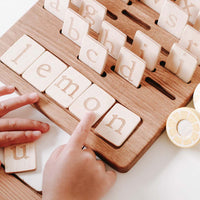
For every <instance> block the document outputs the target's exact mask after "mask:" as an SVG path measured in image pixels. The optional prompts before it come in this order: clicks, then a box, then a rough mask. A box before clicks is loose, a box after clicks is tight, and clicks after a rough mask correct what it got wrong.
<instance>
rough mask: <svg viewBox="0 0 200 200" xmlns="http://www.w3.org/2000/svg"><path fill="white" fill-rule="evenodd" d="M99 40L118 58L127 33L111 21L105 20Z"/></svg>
mask: <svg viewBox="0 0 200 200" xmlns="http://www.w3.org/2000/svg"><path fill="white" fill-rule="evenodd" d="M98 40H99V41H100V42H101V43H102V44H103V45H104V46H105V47H106V48H107V49H108V53H109V54H110V55H111V56H112V57H113V58H115V59H117V58H118V55H119V51H120V49H121V47H123V46H124V45H125V42H126V35H125V34H124V33H123V32H121V31H120V30H119V29H117V28H116V27H115V26H113V25H112V24H110V23H109V22H107V21H103V22H102V28H101V30H100V35H99V38H98Z"/></svg>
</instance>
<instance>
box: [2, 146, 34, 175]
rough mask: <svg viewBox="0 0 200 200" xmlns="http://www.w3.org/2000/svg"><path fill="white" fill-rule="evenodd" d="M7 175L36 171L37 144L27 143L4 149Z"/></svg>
mask: <svg viewBox="0 0 200 200" xmlns="http://www.w3.org/2000/svg"><path fill="white" fill-rule="evenodd" d="M4 159H5V162H4V163H5V171H6V173H14V172H24V171H31V170H35V169H36V153H35V144H34V143H26V144H20V145H12V146H9V147H5V148H4Z"/></svg>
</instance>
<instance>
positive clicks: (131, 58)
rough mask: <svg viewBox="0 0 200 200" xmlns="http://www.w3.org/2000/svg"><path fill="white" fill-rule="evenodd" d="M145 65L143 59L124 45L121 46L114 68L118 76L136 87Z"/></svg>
mask: <svg viewBox="0 0 200 200" xmlns="http://www.w3.org/2000/svg"><path fill="white" fill-rule="evenodd" d="M145 67H146V63H145V61H144V60H143V59H141V58H140V57H138V56H137V55H135V54H134V53H133V52H132V51H130V50H129V49H127V48H126V47H122V48H121V50H120V53H119V58H118V59H117V63H116V69H115V71H116V72H117V73H118V74H119V75H120V76H122V77H123V78H125V79H126V80H127V81H129V82H130V83H131V84H133V85H134V86H135V87H138V86H139V85H140V82H141V79H142V77H143V74H144V70H145Z"/></svg>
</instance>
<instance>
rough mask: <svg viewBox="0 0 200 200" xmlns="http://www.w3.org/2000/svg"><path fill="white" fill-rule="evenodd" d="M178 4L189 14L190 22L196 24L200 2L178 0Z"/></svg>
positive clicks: (196, 0) (195, 0) (197, 0)
mask: <svg viewBox="0 0 200 200" xmlns="http://www.w3.org/2000/svg"><path fill="white" fill-rule="evenodd" d="M176 3H177V5H179V6H180V7H181V8H182V9H183V10H184V11H185V12H186V13H187V14H188V16H189V22H191V23H192V24H194V23H195V20H196V18H197V15H198V12H199V10H200V2H199V0H177V1H176Z"/></svg>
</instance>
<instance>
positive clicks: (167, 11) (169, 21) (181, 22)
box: [158, 0, 188, 38]
mask: <svg viewBox="0 0 200 200" xmlns="http://www.w3.org/2000/svg"><path fill="white" fill-rule="evenodd" d="M187 22H188V14H187V13H186V12H185V11H184V10H183V9H182V8H181V7H179V6H178V5H176V4H175V3H173V2H172V1H170V0H166V1H165V3H164V5H163V7H162V10H161V13H160V17H159V19H158V25H159V26H160V27H162V28H163V29H165V30H166V31H168V32H169V33H171V34H173V35H174V36H176V37H177V38H180V36H181V33H182V31H183V29H184V27H185V25H186V24H187Z"/></svg>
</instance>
